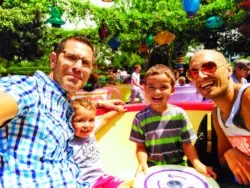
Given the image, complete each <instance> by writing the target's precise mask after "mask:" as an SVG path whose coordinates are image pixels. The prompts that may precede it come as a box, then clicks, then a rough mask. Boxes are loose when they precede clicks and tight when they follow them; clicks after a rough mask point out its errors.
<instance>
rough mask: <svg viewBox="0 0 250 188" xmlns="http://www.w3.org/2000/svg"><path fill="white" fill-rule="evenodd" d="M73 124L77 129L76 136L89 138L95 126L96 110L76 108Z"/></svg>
mask: <svg viewBox="0 0 250 188" xmlns="http://www.w3.org/2000/svg"><path fill="white" fill-rule="evenodd" d="M72 124H73V127H74V129H75V136H78V137H81V138H87V137H89V135H90V134H91V133H92V132H93V130H94V127H95V110H88V109H85V108H84V107H80V108H78V109H77V110H76V112H75V114H74V116H73V119H72Z"/></svg>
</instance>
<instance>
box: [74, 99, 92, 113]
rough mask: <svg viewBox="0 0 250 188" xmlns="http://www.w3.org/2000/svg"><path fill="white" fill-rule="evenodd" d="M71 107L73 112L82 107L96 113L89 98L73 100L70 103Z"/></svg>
mask: <svg viewBox="0 0 250 188" xmlns="http://www.w3.org/2000/svg"><path fill="white" fill-rule="evenodd" d="M71 105H72V107H73V108H74V109H75V110H78V109H79V108H81V107H84V108H85V109H87V110H93V111H96V107H95V105H94V104H93V103H92V102H91V100H90V99H89V98H80V99H75V100H73V101H72V102H71Z"/></svg>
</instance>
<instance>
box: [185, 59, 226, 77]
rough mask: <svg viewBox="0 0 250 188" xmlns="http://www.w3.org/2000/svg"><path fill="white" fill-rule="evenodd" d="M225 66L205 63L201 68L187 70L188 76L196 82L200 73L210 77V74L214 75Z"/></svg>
mask: <svg viewBox="0 0 250 188" xmlns="http://www.w3.org/2000/svg"><path fill="white" fill-rule="evenodd" d="M223 65H225V64H223ZM223 65H220V66H218V65H217V64H216V63H214V62H206V63H203V64H202V65H201V66H200V68H192V69H189V70H187V72H186V76H187V78H188V79H189V80H195V79H196V78H197V77H198V76H199V71H201V72H202V73H203V74H206V75H209V74H213V73H214V72H215V71H216V70H217V69H218V68H219V67H221V66H223Z"/></svg>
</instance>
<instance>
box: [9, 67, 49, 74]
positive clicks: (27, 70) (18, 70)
mask: <svg viewBox="0 0 250 188" xmlns="http://www.w3.org/2000/svg"><path fill="white" fill-rule="evenodd" d="M37 70H40V71H43V72H45V73H49V72H50V68H49V67H9V68H8V70H7V72H8V73H9V74H19V75H33V74H34V72H36V71H37Z"/></svg>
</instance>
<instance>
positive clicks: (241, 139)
mask: <svg viewBox="0 0 250 188" xmlns="http://www.w3.org/2000/svg"><path fill="white" fill-rule="evenodd" d="M231 74H232V67H231V65H230V64H228V63H227V61H226V59H225V57H224V56H223V55H222V54H221V53H219V52H216V51H214V50H200V51H198V52H197V53H196V54H194V56H193V57H192V58H191V60H190V64H189V70H188V71H187V76H188V78H189V79H191V81H192V83H193V84H194V86H195V87H196V89H197V91H198V92H199V93H200V94H201V95H202V96H203V97H204V98H207V99H211V100H212V101H213V102H214V103H215V104H216V106H217V108H215V110H214V111H213V125H214V127H215V130H216V133H217V137H218V155H219V160H220V163H221V164H223V165H225V164H226V165H228V167H229V168H230V170H231V172H232V173H233V174H234V177H235V179H236V180H237V182H238V183H239V184H244V185H249V183H250V116H249V111H250V88H249V86H250V85H248V84H247V85H241V84H236V83H234V82H233V80H232V78H231ZM242 86H244V87H242ZM237 97H238V98H237Z"/></svg>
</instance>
